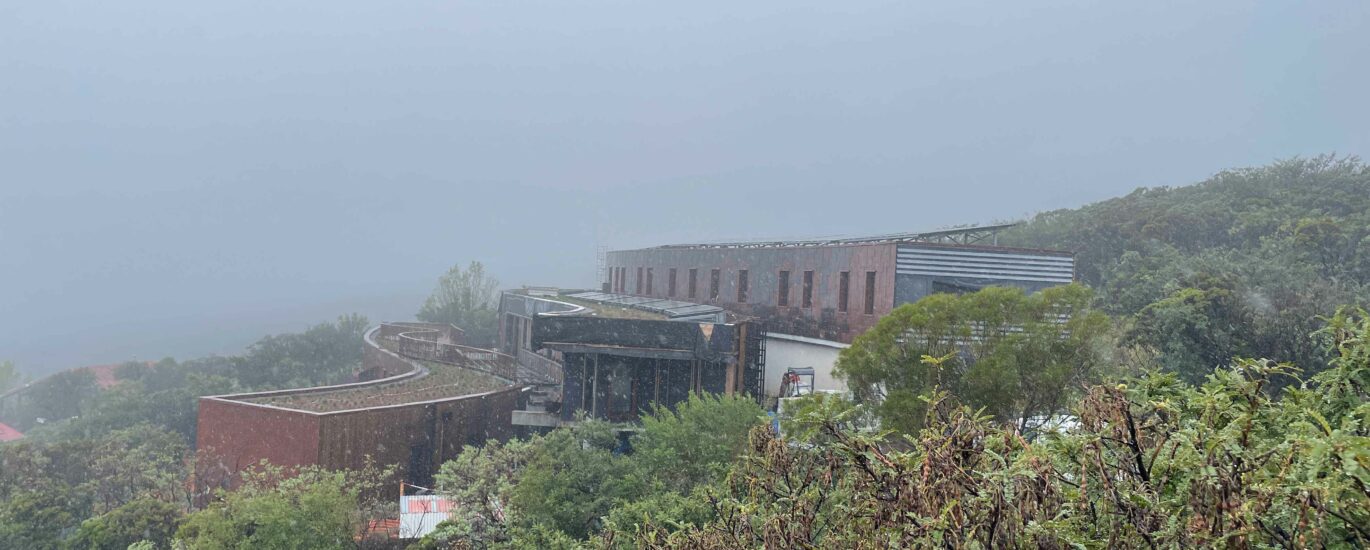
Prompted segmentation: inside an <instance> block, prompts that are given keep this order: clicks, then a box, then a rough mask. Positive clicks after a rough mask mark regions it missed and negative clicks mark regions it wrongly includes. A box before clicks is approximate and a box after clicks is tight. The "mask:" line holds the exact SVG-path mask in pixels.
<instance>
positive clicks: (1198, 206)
mask: <svg viewBox="0 0 1370 550" xmlns="http://www.w3.org/2000/svg"><path fill="white" fill-rule="evenodd" d="M1000 243H1001V244H1009V245H1016V246H1032V247H1045V248H1062V249H1067V250H1074V251H1076V252H1077V259H1078V273H1079V276H1080V279H1081V280H1082V281H1084V282H1085V283H1087V284H1089V285H1090V286H1092V287H1094V288H1095V289H1096V290H1097V291H1098V301H1099V304H1100V306H1101V307H1103V308H1105V309H1107V310H1108V311H1110V312H1112V313H1114V314H1118V315H1126V316H1132V317H1133V318H1134V320H1135V325H1134V326H1133V327H1132V329H1131V330H1130V331H1129V338H1130V339H1131V340H1132V341H1134V342H1135V343H1139V344H1144V345H1148V346H1151V347H1153V348H1156V350H1157V351H1158V352H1160V354H1161V361H1162V363H1163V364H1165V365H1167V366H1169V367H1172V368H1175V369H1177V370H1180V371H1181V372H1186V373H1187V374H1189V375H1190V376H1191V377H1195V376H1198V375H1200V374H1202V373H1203V372H1206V371H1207V369H1208V368H1210V367H1211V366H1212V365H1213V364H1216V363H1222V362H1225V361H1226V360H1227V359H1229V358H1230V357H1231V356H1233V355H1243V356H1260V357H1269V358H1272V359H1278V360H1290V361H1295V362H1297V363H1298V364H1299V366H1301V367H1304V368H1305V369H1306V370H1315V369H1318V368H1321V366H1322V365H1323V361H1324V359H1325V358H1324V357H1323V356H1322V353H1321V352H1320V351H1319V350H1318V349H1317V346H1316V345H1315V344H1314V343H1312V342H1310V341H1309V338H1307V336H1308V334H1309V333H1310V332H1312V331H1314V330H1315V329H1316V328H1317V327H1318V320H1317V317H1318V316H1319V315H1328V314H1331V313H1332V312H1333V311H1335V309H1336V308H1337V306H1339V305H1342V304H1363V303H1365V302H1366V298H1367V295H1368V293H1367V282H1368V281H1370V166H1367V165H1366V164H1365V163H1364V162H1362V161H1361V160H1360V159H1359V158H1355V157H1349V158H1339V157H1335V156H1330V155H1329V156H1320V157H1316V158H1309V159H1293V160H1286V161H1280V162H1276V163H1274V164H1270V165H1268V166H1262V167H1257V168H1243V169H1236V170H1228V171H1224V172H1222V173H1219V174H1217V175H1215V176H1213V177H1212V178H1209V179H1208V180H1206V181H1203V182H1200V183H1197V184H1194V185H1188V186H1182V187H1155V188H1142V189H1137V190H1136V191H1133V192H1132V193H1130V194H1128V195H1126V196H1123V197H1118V198H1115V199H1109V200H1106V201H1102V202H1098V203H1094V204H1090V205H1087V206H1084V207H1081V208H1076V209H1063V210H1056V211H1052V212H1046V213H1042V214H1039V215H1037V216H1034V217H1033V218H1032V219H1030V220H1028V221H1027V222H1026V223H1025V224H1023V225H1022V226H1019V227H1017V228H1014V229H1012V230H1010V231H1008V232H1006V233H1005V234H1003V235H1002V236H1001V237H1000Z"/></svg>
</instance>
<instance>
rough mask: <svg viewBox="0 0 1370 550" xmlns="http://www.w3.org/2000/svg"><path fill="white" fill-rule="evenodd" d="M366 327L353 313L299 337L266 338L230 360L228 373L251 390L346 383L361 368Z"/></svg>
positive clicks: (364, 319) (360, 318)
mask: <svg viewBox="0 0 1370 550" xmlns="http://www.w3.org/2000/svg"><path fill="white" fill-rule="evenodd" d="M367 324H368V321H367V319H366V317H364V316H362V315H358V314H355V313H354V314H351V315H343V316H340V317H338V320H337V321H336V322H334V323H322V324H318V325H314V326H312V327H309V329H308V330H306V331H304V332H302V333H291V334H277V335H274V336H267V337H265V338H262V339H261V340H258V341H257V342H256V343H254V344H252V346H251V347H249V348H248V350H247V354H246V355H244V356H241V357H237V358H234V360H233V368H232V372H233V373H234V374H235V375H236V377H237V378H238V380H239V381H240V382H241V383H242V385H244V386H246V387H248V388H251V389H276V388H284V387H304V386H317V385H323V384H335V383H339V382H344V381H347V380H349V379H350V378H351V377H352V375H353V373H354V372H355V371H356V370H357V369H358V368H359V367H360V365H361V360H362V337H363V336H364V335H365V333H366V328H367Z"/></svg>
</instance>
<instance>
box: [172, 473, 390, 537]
mask: <svg viewBox="0 0 1370 550" xmlns="http://www.w3.org/2000/svg"><path fill="white" fill-rule="evenodd" d="M385 476H386V472H383V471H380V470H376V469H374V468H368V469H366V470H361V471H354V472H343V471H329V470H325V469H323V468H319V467H316V466H307V467H304V468H299V469H298V470H286V469H283V468H280V467H277V466H272V465H270V464H268V463H266V462H263V463H262V467H261V468H260V470H259V471H257V472H251V473H247V474H245V475H244V483H243V486H242V487H241V488H239V489H238V490H236V491H232V492H228V493H223V494H222V497H223V498H222V500H220V501H217V502H214V503H212V504H211V505H210V506H209V507H208V508H205V509H203V510H200V511H197V512H195V513H192V514H190V515H189V516H186V518H185V521H184V522H183V523H182V524H181V527H180V528H179V529H178V530H177V532H176V538H178V539H182V540H183V541H185V542H186V544H187V545H189V547H191V548H299V549H314V548H317V549H332V548H342V547H347V546H351V545H353V543H354V540H355V537H356V536H357V535H358V534H359V533H360V532H361V527H362V525H363V523H364V521H365V520H366V519H367V514H366V510H368V509H369V508H368V507H369V504H368V503H367V502H366V499H365V498H364V495H369V494H379V493H378V489H379V483H380V480H381V479H383V478H384V477H385ZM387 494H388V493H387Z"/></svg>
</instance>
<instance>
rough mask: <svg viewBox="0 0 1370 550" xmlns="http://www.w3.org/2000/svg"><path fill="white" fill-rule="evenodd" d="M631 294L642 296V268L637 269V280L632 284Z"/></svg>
mask: <svg viewBox="0 0 1370 550" xmlns="http://www.w3.org/2000/svg"><path fill="white" fill-rule="evenodd" d="M633 294H642V267H641V266H639V267H638V268H637V280H636V281H634V282H633Z"/></svg>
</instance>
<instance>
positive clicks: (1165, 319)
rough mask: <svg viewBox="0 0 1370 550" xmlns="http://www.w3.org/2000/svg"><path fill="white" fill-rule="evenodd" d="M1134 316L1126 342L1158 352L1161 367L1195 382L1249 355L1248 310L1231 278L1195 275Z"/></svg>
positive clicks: (1249, 318)
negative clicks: (1232, 361)
mask: <svg viewBox="0 0 1370 550" xmlns="http://www.w3.org/2000/svg"><path fill="white" fill-rule="evenodd" d="M1183 284H1184V285H1185V286H1183V287H1182V288H1179V289H1177V290H1175V291H1173V292H1171V293H1170V295H1169V296H1166V297H1165V298H1162V299H1160V300H1157V301H1156V302H1153V303H1152V304H1150V305H1148V306H1146V307H1145V308H1143V309H1142V310H1141V311H1140V312H1138V313H1137V316H1136V322H1135V323H1134V325H1133V327H1132V330H1130V331H1129V333H1128V335H1127V338H1128V340H1130V341H1131V342H1133V343H1137V344H1141V345H1145V346H1149V347H1151V348H1153V349H1155V350H1157V351H1158V352H1159V356H1158V360H1159V362H1160V364H1161V366H1162V367H1164V368H1166V369H1168V370H1171V371H1173V372H1176V373H1179V374H1180V376H1182V377H1183V378H1184V379H1185V380H1187V381H1189V382H1192V383H1198V382H1201V381H1203V378H1204V376H1207V375H1208V373H1210V372H1212V371H1213V369H1214V368H1216V367H1218V366H1221V365H1226V364H1227V363H1228V362H1230V361H1231V360H1232V358H1234V357H1237V356H1239V355H1245V354H1247V353H1249V352H1250V351H1251V346H1250V345H1248V343H1247V342H1249V341H1250V340H1251V336H1252V335H1251V334H1248V333H1247V332H1249V331H1250V330H1251V326H1252V324H1253V323H1252V321H1251V312H1250V311H1249V310H1248V309H1247V307H1246V305H1245V303H1244V302H1243V300H1241V298H1240V297H1239V296H1238V295H1237V290H1236V288H1235V281H1234V280H1233V279H1232V278H1231V277H1216V276H1212V275H1208V274H1198V275H1196V276H1194V277H1189V278H1187V279H1186V280H1185V281H1184V283H1183Z"/></svg>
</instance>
